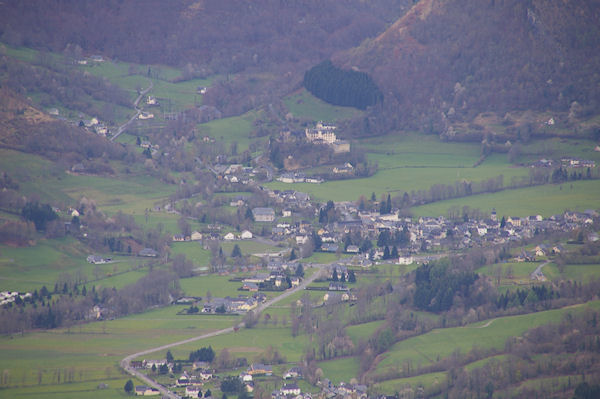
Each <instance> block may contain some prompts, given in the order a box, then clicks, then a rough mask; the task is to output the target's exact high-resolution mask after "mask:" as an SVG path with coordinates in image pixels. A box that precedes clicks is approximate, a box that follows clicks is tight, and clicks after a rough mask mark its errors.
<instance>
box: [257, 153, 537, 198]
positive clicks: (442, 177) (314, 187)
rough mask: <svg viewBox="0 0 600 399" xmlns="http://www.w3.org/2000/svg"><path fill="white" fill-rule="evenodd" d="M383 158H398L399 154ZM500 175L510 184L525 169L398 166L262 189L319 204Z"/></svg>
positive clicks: (492, 166)
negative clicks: (362, 174) (301, 196)
mask: <svg viewBox="0 0 600 399" xmlns="http://www.w3.org/2000/svg"><path fill="white" fill-rule="evenodd" d="M426 156H427V155H426V154H422V157H426ZM382 157H383V156H382ZM385 157H386V158H388V157H392V158H401V156H399V155H393V156H385ZM475 160H476V159H475ZM386 162H390V163H391V162H393V160H392V159H387V160H386ZM499 175H503V176H504V182H505V184H506V183H507V182H510V179H511V178H512V177H513V176H514V177H523V176H526V175H527V170H526V169H525V168H514V167H511V166H510V165H508V164H505V165H498V164H495V163H492V162H490V163H487V162H484V163H483V164H482V165H480V166H478V167H477V168H473V167H470V166H466V167H463V166H446V165H440V164H438V165H435V166H431V167H427V166H398V167H394V168H392V167H390V168H388V169H383V168H381V169H380V170H379V171H378V172H377V173H375V174H374V175H373V176H371V177H369V178H359V179H351V180H337V181H328V182H324V183H321V184H310V183H292V184H286V183H281V182H271V183H267V184H266V185H265V186H267V187H269V188H270V189H273V190H275V189H277V190H290V189H293V190H298V191H302V192H306V193H309V194H310V195H311V197H312V198H313V199H315V200H318V201H322V202H323V201H328V200H333V201H356V200H358V198H359V197H360V196H361V195H364V196H365V197H366V198H369V197H370V196H371V193H375V195H376V196H377V198H379V197H380V196H381V195H382V194H386V193H390V194H391V195H392V196H396V195H402V194H403V193H404V192H411V191H418V190H429V189H430V188H431V186H433V185H435V184H440V183H443V184H453V183H454V182H456V181H462V180H463V179H466V180H468V181H473V182H481V181H483V180H487V179H489V178H493V177H497V176H499Z"/></svg>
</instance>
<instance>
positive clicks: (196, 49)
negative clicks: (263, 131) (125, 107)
mask: <svg viewBox="0 0 600 399" xmlns="http://www.w3.org/2000/svg"><path fill="white" fill-rule="evenodd" d="M410 3H411V1H410V0H382V1H377V2H365V1H362V0H345V1H343V2H342V1H337V0H335V1H334V0H302V1H293V2H288V1H280V0H255V1H245V0H230V1H220V0H199V1H198V0H177V1H168V2H165V1H161V0H143V1H141V0H133V1H125V2H123V1H120V0H107V1H102V2H97V1H79V0H66V1H60V2H48V1H39V0H24V1H21V0H7V1H3V2H2V3H0V34H2V40H3V41H6V42H8V43H9V44H12V45H25V46H29V47H37V48H45V49H49V50H52V51H55V52H58V51H63V50H64V49H65V48H66V47H67V46H68V45H70V47H71V48H76V47H75V46H79V47H80V48H81V50H82V51H83V52H84V53H101V54H103V55H104V56H108V57H110V58H118V59H122V60H127V61H133V62H138V63H150V64H156V63H162V64H170V65H185V64H186V63H191V64H194V65H197V66H202V67H204V68H209V69H210V70H212V71H215V72H217V73H226V72H228V73H232V72H233V73H236V72H239V71H241V70H244V69H247V68H249V67H262V68H265V67H267V68H268V69H269V70H272V69H273V65H281V64H288V63H291V64H296V63H298V62H306V63H308V65H311V64H312V63H316V62H318V61H320V60H322V59H323V58H325V57H328V56H329V55H330V54H331V53H332V52H333V51H335V50H340V49H344V48H349V47H351V46H356V45H358V44H359V43H360V42H361V41H362V40H363V39H365V38H366V37H368V36H372V35H376V34H378V33H379V32H380V31H382V30H383V29H384V28H385V25H386V24H388V23H391V22H393V21H394V19H395V18H397V17H398V16H399V15H401V14H402V13H403V10H405V9H407V7H408V4H410Z"/></svg>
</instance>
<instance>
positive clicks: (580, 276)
mask: <svg viewBox="0 0 600 399" xmlns="http://www.w3.org/2000/svg"><path fill="white" fill-rule="evenodd" d="M542 272H543V273H544V276H546V278H548V279H550V280H556V279H559V278H563V279H565V280H573V281H580V282H589V281H590V280H592V279H597V278H599V277H600V265H598V264H589V265H565V266H564V270H563V272H562V273H561V272H560V270H559V269H558V267H557V266H556V264H555V263H549V264H548V265H546V266H544V269H543V270H542Z"/></svg>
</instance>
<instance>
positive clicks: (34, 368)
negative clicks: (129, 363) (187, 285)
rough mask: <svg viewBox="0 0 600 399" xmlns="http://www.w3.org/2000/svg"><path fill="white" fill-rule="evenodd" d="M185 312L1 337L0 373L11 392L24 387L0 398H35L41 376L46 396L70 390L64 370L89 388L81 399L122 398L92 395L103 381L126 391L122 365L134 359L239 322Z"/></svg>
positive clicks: (174, 310)
mask: <svg viewBox="0 0 600 399" xmlns="http://www.w3.org/2000/svg"><path fill="white" fill-rule="evenodd" d="M183 308H184V306H171V307H168V308H161V309H155V310H152V311H149V312H146V313H143V314H139V315H134V316H130V317H126V318H123V319H119V320H112V321H99V322H93V323H89V324H86V325H82V326H75V327H71V328H70V329H56V330H49V331H38V332H31V333H26V334H24V335H22V336H21V335H15V336H10V337H9V336H3V337H0V352H1V353H2V356H0V369H2V370H7V372H8V373H9V374H10V376H11V383H10V385H11V386H14V385H18V387H16V388H14V389H13V388H10V389H8V390H2V391H1V392H2V393H1V394H0V396H2V397H18V395H24V394H25V393H26V392H35V391H36V390H37V389H38V387H37V383H38V382H37V372H38V370H41V371H42V373H43V376H42V383H43V384H44V386H43V387H40V388H39V389H40V390H41V389H43V390H45V391H48V392H60V391H67V390H69V389H70V388H69V386H70V384H67V385H65V384H62V383H61V384H57V383H56V377H55V374H56V373H57V372H58V371H59V370H60V372H61V374H62V375H63V376H64V370H67V369H70V368H72V369H73V374H74V382H76V383H81V384H86V385H82V388H81V389H80V390H81V396H80V397H120V396H112V395H111V396H98V395H104V393H95V392H92V393H88V392H87V391H88V390H89V389H90V388H89V387H95V386H97V384H98V383H100V382H102V381H105V382H107V383H108V384H109V386H110V388H111V389H112V388H115V389H116V388H120V389H121V390H122V387H123V385H124V383H125V381H126V379H125V378H124V377H123V375H122V374H121V371H120V369H119V367H118V363H119V361H120V360H121V359H122V358H123V357H125V356H126V355H128V354H131V353H133V352H136V351H140V350H143V349H146V348H149V347H153V346H157V345H161V344H166V343H170V342H174V341H178V340H181V339H185V338H189V337H193V336H196V335H200V334H203V333H206V332H209V331H214V330H217V329H222V328H225V327H228V326H230V325H231V324H232V322H233V320H234V319H233V318H232V317H230V316H223V317H205V318H198V317H194V316H178V315H176V313H177V312H178V311H179V310H181V309H183ZM162 355H163V356H164V353H163V354H162ZM53 377H54V378H53ZM112 380H115V381H114V382H112ZM61 381H63V380H62V379H61ZM84 386H85V389H84V388H83V387H84ZM28 390H31V391H28ZM112 392H115V391H112ZM5 394H7V395H8V396H4V395H5ZM94 394H96V396H95V395H94ZM70 395H71V394H65V397H77V396H75V394H74V395H73V396H70ZM44 397H45V396H44ZM56 397H61V396H59V395H57V396H56Z"/></svg>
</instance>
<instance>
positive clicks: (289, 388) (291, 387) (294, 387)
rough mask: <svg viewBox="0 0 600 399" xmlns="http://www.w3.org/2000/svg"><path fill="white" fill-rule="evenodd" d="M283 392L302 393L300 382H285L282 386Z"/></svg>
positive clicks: (284, 393) (288, 393)
mask: <svg viewBox="0 0 600 399" xmlns="http://www.w3.org/2000/svg"><path fill="white" fill-rule="evenodd" d="M281 393H282V394H283V395H300V388H298V384H296V383H295V382H292V383H290V384H284V385H283V387H282V388H281Z"/></svg>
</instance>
